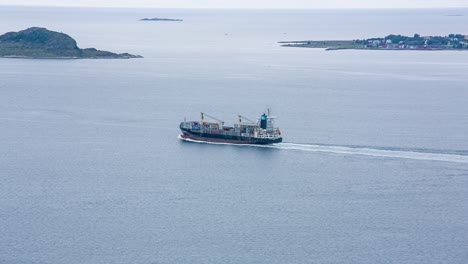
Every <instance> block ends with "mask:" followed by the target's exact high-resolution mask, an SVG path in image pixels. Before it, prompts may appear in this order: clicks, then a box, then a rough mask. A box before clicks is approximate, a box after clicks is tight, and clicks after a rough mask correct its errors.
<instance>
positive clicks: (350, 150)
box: [179, 136, 468, 164]
mask: <svg viewBox="0 0 468 264" xmlns="http://www.w3.org/2000/svg"><path fill="white" fill-rule="evenodd" d="M179 138H180V139H182V140H185V141H190V142H198V143H206V144H215V145H236V146H248V147H259V148H273V149H280V150H297V151H306V152H324V153H334V154H343V155H363V156H373V157H386V158H400V159H413V160H429V161H446V162H457V163H467V164H468V155H463V154H452V153H437V152H430V151H427V152H426V151H421V150H414V151H413V150H407V149H405V150H393V149H392V150H390V149H378V148H369V147H349V146H329V145H317V144H297V143H277V144H272V145H237V144H231V143H215V142H205V141H197V140H192V139H184V138H181V137H180V136H179Z"/></svg>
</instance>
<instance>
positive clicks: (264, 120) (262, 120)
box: [260, 113, 268, 129]
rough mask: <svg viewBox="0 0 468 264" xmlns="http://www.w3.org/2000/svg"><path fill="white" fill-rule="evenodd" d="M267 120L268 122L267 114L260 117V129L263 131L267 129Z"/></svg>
mask: <svg viewBox="0 0 468 264" xmlns="http://www.w3.org/2000/svg"><path fill="white" fill-rule="evenodd" d="M267 120H268V117H267V115H265V113H263V115H262V116H261V117H260V127H261V128H262V129H266V128H267Z"/></svg>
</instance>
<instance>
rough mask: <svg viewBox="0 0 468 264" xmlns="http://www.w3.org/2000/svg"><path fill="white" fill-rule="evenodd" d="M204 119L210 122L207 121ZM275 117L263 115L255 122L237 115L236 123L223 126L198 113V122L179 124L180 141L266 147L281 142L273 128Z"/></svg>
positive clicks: (276, 129) (213, 119)
mask: <svg viewBox="0 0 468 264" xmlns="http://www.w3.org/2000/svg"><path fill="white" fill-rule="evenodd" d="M205 118H209V119H211V120H209V121H207V120H205ZM274 122H275V117H273V116H270V111H268V113H263V114H262V115H261V116H260V118H259V119H258V121H257V122H254V121H251V120H249V119H248V118H245V117H243V116H240V115H238V123H237V124H234V125H233V126H225V125H224V121H222V120H220V119H217V118H215V117H212V116H209V115H207V114H205V113H200V120H199V121H184V122H181V123H180V126H179V127H180V130H181V131H182V134H181V135H180V137H181V138H182V139H191V140H197V141H205V142H216V143H232V144H257V145H267V144H273V143H280V142H282V141H283V137H282V136H281V131H280V130H279V128H277V127H275V126H274Z"/></svg>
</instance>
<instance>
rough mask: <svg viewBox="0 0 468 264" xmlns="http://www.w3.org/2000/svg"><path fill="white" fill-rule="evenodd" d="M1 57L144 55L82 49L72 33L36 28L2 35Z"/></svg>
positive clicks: (121, 57) (85, 57)
mask: <svg viewBox="0 0 468 264" xmlns="http://www.w3.org/2000/svg"><path fill="white" fill-rule="evenodd" d="M0 57H3V58H32V59H131V58H143V57H142V56H140V55H132V54H128V53H120V54H117V53H113V52H109V51H102V50H97V49H95V48H87V49H81V48H79V47H78V46H77V43H76V41H75V40H74V39H73V38H71V37H70V36H69V35H67V34H64V33H60V32H55V31H50V30H48V29H46V28H40V27H32V28H28V29H25V30H21V31H18V32H8V33H5V34H3V35H1V36H0Z"/></svg>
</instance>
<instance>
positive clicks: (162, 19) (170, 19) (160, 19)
mask: <svg viewBox="0 0 468 264" xmlns="http://www.w3.org/2000/svg"><path fill="white" fill-rule="evenodd" d="M140 21H179V22H180V21H183V20H182V19H174V18H157V17H153V18H143V19H140Z"/></svg>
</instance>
